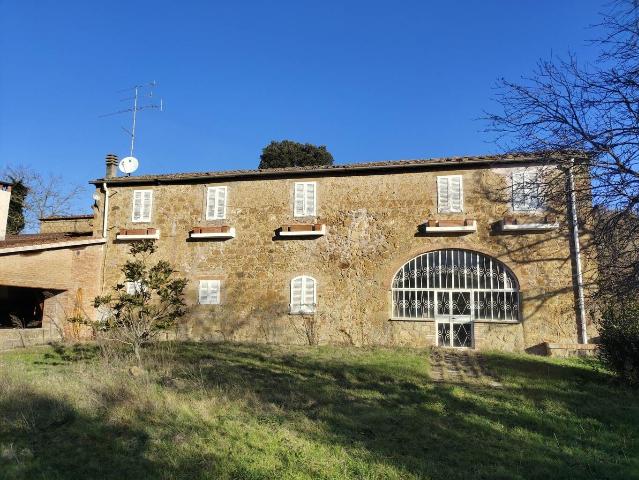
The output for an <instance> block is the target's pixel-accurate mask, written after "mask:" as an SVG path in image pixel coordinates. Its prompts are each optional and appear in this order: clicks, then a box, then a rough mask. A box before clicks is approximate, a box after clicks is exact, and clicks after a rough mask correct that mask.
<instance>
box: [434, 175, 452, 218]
mask: <svg viewBox="0 0 639 480" xmlns="http://www.w3.org/2000/svg"><path fill="white" fill-rule="evenodd" d="M448 192H449V188H448V177H437V211H439V212H448V211H450V203H449V196H448Z"/></svg>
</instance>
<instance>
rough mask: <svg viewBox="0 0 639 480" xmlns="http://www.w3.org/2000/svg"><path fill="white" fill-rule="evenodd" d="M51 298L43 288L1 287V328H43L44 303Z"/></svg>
mask: <svg viewBox="0 0 639 480" xmlns="http://www.w3.org/2000/svg"><path fill="white" fill-rule="evenodd" d="M50 296H51V294H50V293H49V291H48V290H44V289H41V288H26V287H9V286H3V285H0V328H42V318H43V316H44V301H45V299H46V298H48V297H50Z"/></svg>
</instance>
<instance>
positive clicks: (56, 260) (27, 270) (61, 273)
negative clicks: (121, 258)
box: [0, 245, 103, 349]
mask: <svg viewBox="0 0 639 480" xmlns="http://www.w3.org/2000/svg"><path fill="white" fill-rule="evenodd" d="M102 251H103V246H102V245H87V246H79V247H71V248H58V249H52V250H38V251H27V252H21V253H9V254H4V255H3V254H0V285H7V286H15V287H29V288H42V289H45V290H47V291H48V292H49V294H50V296H49V298H47V300H45V305H44V319H43V322H42V328H40V329H26V330H22V331H20V332H18V331H15V330H11V329H1V330H0V349H2V348H10V347H14V346H19V345H20V344H21V342H22V339H26V343H27V344H33V343H45V342H48V341H51V340H55V339H59V338H61V336H62V332H64V335H66V337H67V338H74V337H85V336H87V335H88V333H89V332H88V331H87V330H86V329H82V328H78V327H74V326H73V325H71V324H68V323H66V322H65V319H66V318H67V317H69V316H72V315H73V314H74V312H76V311H78V310H79V311H82V312H83V313H85V314H86V315H87V316H89V317H90V318H94V315H95V312H94V309H93V305H92V303H93V298H94V297H95V296H96V295H98V294H99V285H100V275H101V271H102ZM61 329H62V330H61ZM21 337H22V339H21Z"/></svg>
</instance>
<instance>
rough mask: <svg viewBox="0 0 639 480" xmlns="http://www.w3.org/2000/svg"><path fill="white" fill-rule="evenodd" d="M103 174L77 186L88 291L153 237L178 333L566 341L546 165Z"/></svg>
mask: <svg viewBox="0 0 639 480" xmlns="http://www.w3.org/2000/svg"><path fill="white" fill-rule="evenodd" d="M116 162H117V159H116V158H115V156H109V157H107V175H106V177H105V178H103V179H98V180H94V181H92V182H91V183H93V184H94V185H95V186H96V189H97V190H96V193H97V195H96V196H95V198H98V199H99V200H97V202H96V206H95V219H94V222H93V228H94V231H93V237H95V238H101V237H104V238H105V240H106V242H105V244H104V269H103V271H102V274H101V280H100V286H99V290H102V291H105V290H108V289H109V288H110V286H112V285H114V284H115V283H117V282H119V281H122V278H121V273H120V267H121V265H122V264H123V262H124V261H125V259H126V258H127V255H128V248H129V245H128V243H129V242H132V241H137V240H139V239H144V238H150V239H156V242H157V246H158V255H159V256H160V257H163V258H165V259H167V260H169V261H171V262H172V263H173V264H174V265H175V266H176V267H177V268H178V270H179V271H180V273H181V274H182V275H183V276H185V277H186V278H187V279H188V280H189V284H188V287H187V291H186V297H187V303H188V304H189V305H190V312H189V314H188V315H187V317H186V318H184V320H183V322H182V323H181V324H180V327H179V329H178V332H177V335H179V336H183V337H188V338H195V339H208V340H236V341H256V342H292V343H300V342H306V341H318V342H320V343H351V344H355V345H411V346H423V345H442V346H450V347H465V348H478V349H486V348H497V349H503V350H514V351H521V350H529V351H534V350H535V349H539V348H540V346H542V345H545V344H547V343H551V344H555V343H560V344H575V343H577V342H578V339H579V335H580V323H579V320H578V319H579V315H577V314H576V312H577V311H578V310H579V309H578V308H577V307H578V301H577V300H576V299H578V295H576V294H575V292H576V290H575V282H574V281H573V278H575V275H574V271H573V270H574V265H573V263H572V262H571V248H570V229H569V228H568V226H569V222H568V221H567V217H566V203H565V202H564V201H563V198H565V197H563V198H562V201H560V202H557V200H556V199H554V200H552V201H551V200H550V199H549V198H545V194H544V191H543V188H542V183H544V182H542V177H543V178H547V177H548V176H563V175H564V173H563V172H561V171H560V170H558V169H557V168H556V164H557V158H551V157H549V158H545V157H544V158H540V157H538V156H537V157H535V156H528V155H514V156H513V155H497V156H482V157H463V158H445V159H434V160H415V161H390V162H377V163H365V164H352V165H339V166H321V167H310V168H283V169H271V170H241V171H227V172H211V173H193V174H188V173H187V174H169V175H144V176H127V177H117V176H116ZM561 184H562V185H563V182H561ZM560 198H561V197H560ZM553 202H554V204H553ZM129 288H131V289H134V288H135V285H130V286H129ZM587 328H592V327H587Z"/></svg>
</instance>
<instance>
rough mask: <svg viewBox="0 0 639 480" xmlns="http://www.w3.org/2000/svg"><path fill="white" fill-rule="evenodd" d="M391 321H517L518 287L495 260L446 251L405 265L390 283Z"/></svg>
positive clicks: (422, 257)
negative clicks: (443, 317)
mask: <svg viewBox="0 0 639 480" xmlns="http://www.w3.org/2000/svg"><path fill="white" fill-rule="evenodd" d="M392 298H393V300H392V309H393V311H392V317H393V318H396V319H437V318H438V317H439V318H441V317H442V316H448V317H454V316H456V315H462V316H463V315H465V316H467V317H468V318H470V319H472V320H473V321H475V320H495V321H506V322H516V321H519V302H520V299H519V285H518V283H517V279H516V278H515V275H514V274H513V273H512V272H511V271H510V269H509V268H508V267H506V266H505V265H504V264H503V263H501V262H500V261H499V260H497V259H496V258H492V257H489V256H488V255H484V254H482V253H478V252H473V251H470V250H459V249H447V250H436V251H434V252H429V253H424V254H422V255H418V256H417V257H415V258H413V259H412V260H409V261H408V262H407V263H406V264H405V265H404V266H403V267H402V268H400V269H399V271H398V272H397V273H396V274H395V277H394V278H393V285H392Z"/></svg>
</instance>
